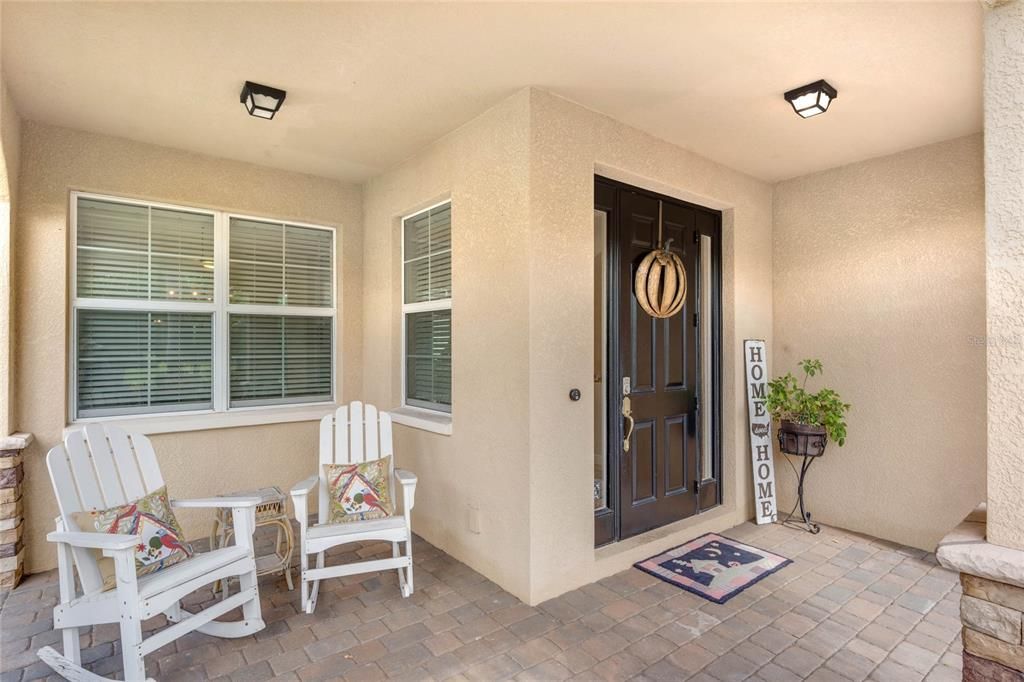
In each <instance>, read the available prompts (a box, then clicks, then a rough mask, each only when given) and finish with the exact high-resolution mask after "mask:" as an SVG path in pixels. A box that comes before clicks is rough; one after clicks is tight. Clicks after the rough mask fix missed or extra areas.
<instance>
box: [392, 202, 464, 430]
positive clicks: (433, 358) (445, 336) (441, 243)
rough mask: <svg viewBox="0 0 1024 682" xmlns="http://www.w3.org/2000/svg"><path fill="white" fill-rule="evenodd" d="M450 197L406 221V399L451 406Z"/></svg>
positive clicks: (441, 407) (430, 406) (449, 408)
mask: <svg viewBox="0 0 1024 682" xmlns="http://www.w3.org/2000/svg"><path fill="white" fill-rule="evenodd" d="M451 214H452V207H451V202H445V203H443V204H439V205H437V206H433V207H431V208H428V209H426V210H424V211H421V212H419V213H416V214H415V215H411V216H408V217H406V218H405V219H404V220H403V221H402V272H403V278H402V279H403V284H402V286H403V293H402V301H403V305H402V314H403V318H404V320H403V329H404V338H405V347H404V349H403V354H404V363H403V377H404V384H405V395H404V396H403V398H404V404H406V405H411V406H413V407H420V408H424V409H428V410H434V411H438V412H447V413H451V411H452V243H451V227H452V221H451Z"/></svg>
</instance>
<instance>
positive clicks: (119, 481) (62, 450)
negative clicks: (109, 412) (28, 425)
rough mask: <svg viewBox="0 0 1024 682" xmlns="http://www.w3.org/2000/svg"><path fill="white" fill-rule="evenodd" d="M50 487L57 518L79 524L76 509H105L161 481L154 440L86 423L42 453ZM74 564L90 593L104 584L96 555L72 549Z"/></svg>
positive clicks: (74, 527) (68, 526) (69, 525)
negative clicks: (56, 507)
mask: <svg viewBox="0 0 1024 682" xmlns="http://www.w3.org/2000/svg"><path fill="white" fill-rule="evenodd" d="M46 467H47V469H49V471H50V480H51V482H52V483H53V492H54V494H55V495H56V496H57V506H58V508H59V509H60V517H59V521H60V524H61V525H62V526H63V529H64V530H68V531H79V530H84V531H93V530H94V529H93V528H91V527H90V528H80V527H79V525H78V524H77V523H76V521H75V518H74V515H75V514H76V513H77V512H89V511H95V510H100V509H108V508H110V507H116V506H118V505H122V504H125V503H126V502H131V501H134V500H137V499H139V498H140V497H143V496H145V495H147V494H149V493H151V492H153V491H154V490H157V489H159V488H160V487H162V486H163V484H164V479H163V476H161V475H160V467H159V466H158V465H157V461H156V453H155V452H154V451H153V444H152V443H150V441H149V439H148V438H146V437H145V436H143V435H140V434H135V433H128V432H126V431H124V430H123V429H121V428H118V427H116V426H113V425H108V426H105V425H103V424H88V425H86V426H85V427H83V428H81V429H76V430H75V431H72V432H70V433H68V435H67V436H66V437H65V438H64V442H63V443H62V444H60V445H55V446H54V447H53V448H51V449H50V451H49V452H48V453H47V454H46ZM73 552H74V557H75V567H76V568H77V569H78V575H79V578H80V579H81V581H82V589H83V590H84V591H85V592H86V593H87V594H88V593H90V592H94V591H98V590H99V589H101V588H102V584H103V579H102V577H101V575H100V570H99V566H98V565H97V558H98V557H97V555H96V554H95V553H94V552H91V551H90V550H86V549H74V550H73Z"/></svg>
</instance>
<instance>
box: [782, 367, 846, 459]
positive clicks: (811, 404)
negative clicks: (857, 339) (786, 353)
mask: <svg viewBox="0 0 1024 682" xmlns="http://www.w3.org/2000/svg"><path fill="white" fill-rule="evenodd" d="M800 369H802V370H803V372H804V376H803V380H798V379H797V378H796V377H795V376H793V374H792V373H791V372H787V373H786V374H785V376H780V377H776V378H775V379H772V380H771V381H769V382H768V395H767V397H766V400H765V408H766V409H767V410H768V412H769V413H770V414H771V415H772V417H773V418H775V419H778V420H779V447H780V448H781V450H782V451H783V452H785V453H788V454H791V455H806V456H809V457H817V456H820V455H821V454H823V453H824V452H825V445H826V443H828V441H829V439H831V440H833V441H835V442H836V443H837V444H838V445H839V446H842V445H843V443H845V442H846V413H847V411H848V410H849V409H850V405H849V403H844V402H843V401H842V398H840V397H839V394H838V393H836V392H835V391H833V390H832V389H831V388H822V389H821V390H820V391H818V392H817V393H809V392H808V391H807V380H808V379H809V378H810V377H814V376H817V375H819V374H822V373H823V371H824V370H823V369H822V365H821V360H801V361H800Z"/></svg>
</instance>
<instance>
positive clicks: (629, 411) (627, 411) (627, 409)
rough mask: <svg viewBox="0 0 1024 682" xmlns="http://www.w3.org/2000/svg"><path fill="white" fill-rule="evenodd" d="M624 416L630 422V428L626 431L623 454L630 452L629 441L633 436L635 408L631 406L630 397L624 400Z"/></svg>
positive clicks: (623, 440)
mask: <svg viewBox="0 0 1024 682" xmlns="http://www.w3.org/2000/svg"><path fill="white" fill-rule="evenodd" d="M622 416H623V417H625V418H626V419H627V420H628V421H629V428H628V429H627V430H626V435H625V437H624V438H623V439H622V450H623V452H629V439H630V437H631V436H632V435H633V425H634V424H635V422H634V421H633V407H632V406H631V405H630V402H629V396H628V395H627V396H625V397H623V398H622Z"/></svg>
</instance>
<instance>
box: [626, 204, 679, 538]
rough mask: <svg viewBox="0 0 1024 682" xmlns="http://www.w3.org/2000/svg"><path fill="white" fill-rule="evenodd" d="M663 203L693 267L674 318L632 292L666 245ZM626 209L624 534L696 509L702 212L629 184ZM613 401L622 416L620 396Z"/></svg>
mask: <svg viewBox="0 0 1024 682" xmlns="http://www.w3.org/2000/svg"><path fill="white" fill-rule="evenodd" d="M659 205H660V209H661V213H662V220H661V240H662V243H663V244H664V243H667V244H668V248H669V249H670V250H671V251H673V252H674V253H675V254H676V255H678V256H679V257H680V258H681V259H682V261H683V264H684V266H685V267H686V274H687V287H686V289H687V293H686V302H685V304H684V306H683V309H682V310H681V311H679V312H678V313H676V314H675V315H673V316H672V317H670V318H667V319H655V318H653V317H651V316H650V315H648V314H647V313H646V312H644V310H643V309H642V308H641V307H640V305H639V304H638V303H637V299H636V296H635V295H634V294H633V281H634V276H635V273H636V269H637V266H638V265H639V263H640V261H641V260H642V259H643V257H644V256H645V255H647V254H648V253H649V252H650V251H651V250H652V249H655V248H658V246H659V243H658V242H659V229H658V227H659V225H658V223H659V219H658V214H659ZM620 211H621V213H620V216H621V220H620V223H619V235H618V240H619V253H620V254H621V259H620V265H619V268H618V272H617V273H616V276H617V277H618V278H619V286H618V291H619V293H618V307H619V310H618V312H619V315H618V318H619V320H618V331H619V351H618V353H619V358H618V359H619V362H618V365H619V368H620V370H621V376H619V377H618V379H619V381H620V382H621V383H620V390H621V392H622V394H623V395H627V393H628V397H629V399H630V403H631V407H632V416H633V420H634V427H633V433H632V435H631V436H630V437H629V449H628V450H626V449H625V448H624V447H623V456H622V458H621V463H620V464H621V475H620V479H619V484H620V490H619V499H620V501H621V509H622V515H621V525H620V537H628V536H630V535H635V534H637V533H641V532H643V531H645V530H648V529H650V528H655V527H657V526H663V525H665V524H667V523H671V522H672V521H677V520H679V519H682V518H685V517H687V516H692V515H693V514H695V513H696V512H697V496H696V495H695V494H694V493H695V490H694V487H695V482H696V481H697V480H698V471H697V465H698V457H699V454H698V440H697V398H698V393H697V388H698V387H697V384H698V383H699V379H698V376H699V375H698V372H697V338H698V337H697V322H698V320H697V318H696V317H695V312H696V295H697V281H696V273H697V272H698V269H697V268H698V262H697V248H696V244H697V243H698V241H697V212H696V211H695V210H694V209H692V208H689V207H687V206H682V205H679V204H674V203H668V202H665V201H661V200H660V199H657V198H654V197H652V196H649V195H645V194H639V193H633V192H622V193H621V194H620ZM670 240H671V241H670ZM611 408H612V410H616V408H618V409H617V410H616V411H617V412H618V414H619V415H620V416H621V399H620V402H619V404H618V405H614V404H613V405H612V406H611ZM610 412H611V410H610ZM615 413H616V412H612V414H615ZM624 421H625V422H626V425H624V428H625V429H626V430H627V431H628V420H625V419H624Z"/></svg>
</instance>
